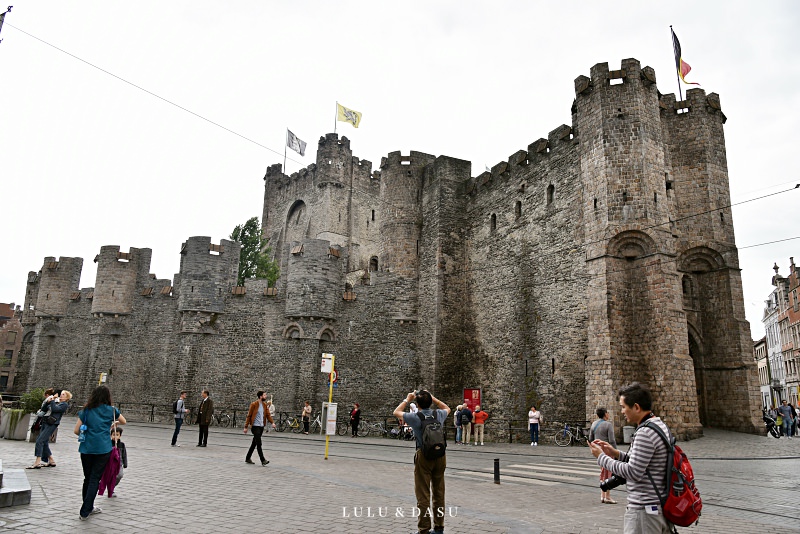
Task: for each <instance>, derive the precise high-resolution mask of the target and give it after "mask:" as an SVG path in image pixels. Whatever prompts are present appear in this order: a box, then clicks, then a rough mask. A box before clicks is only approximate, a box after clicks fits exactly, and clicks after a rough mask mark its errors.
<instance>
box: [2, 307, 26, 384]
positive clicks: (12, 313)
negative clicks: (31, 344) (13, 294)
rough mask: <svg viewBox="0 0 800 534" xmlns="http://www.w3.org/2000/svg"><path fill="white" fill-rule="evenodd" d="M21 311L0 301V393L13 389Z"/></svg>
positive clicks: (19, 340)
mask: <svg viewBox="0 0 800 534" xmlns="http://www.w3.org/2000/svg"><path fill="white" fill-rule="evenodd" d="M20 316H21V312H20V310H19V309H16V310H15V309H14V303H13V302H12V303H11V304H5V303H2V302H0V350H2V351H3V352H2V354H0V393H5V392H7V391H13V390H14V389H15V388H14V377H15V375H16V369H17V357H18V355H19V350H20V348H21V347H22V323H21V322H20V320H19V318H20Z"/></svg>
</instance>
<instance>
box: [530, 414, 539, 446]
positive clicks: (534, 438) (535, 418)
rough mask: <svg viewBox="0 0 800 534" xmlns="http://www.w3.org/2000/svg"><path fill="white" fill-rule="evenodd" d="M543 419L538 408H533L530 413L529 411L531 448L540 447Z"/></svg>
mask: <svg viewBox="0 0 800 534" xmlns="http://www.w3.org/2000/svg"><path fill="white" fill-rule="evenodd" d="M541 418H542V414H541V413H539V410H537V409H536V406H531V409H530V411H528V427H529V429H530V431H531V447H536V446H537V445H539V421H540V420H541Z"/></svg>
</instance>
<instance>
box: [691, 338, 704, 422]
mask: <svg viewBox="0 0 800 534" xmlns="http://www.w3.org/2000/svg"><path fill="white" fill-rule="evenodd" d="M687 326H688V328H687V330H688V331H689V356H691V358H692V362H693V363H694V384H695V388H696V392H697V412H698V415H699V417H700V424H701V425H703V426H707V425H708V417H707V414H706V406H707V403H706V384H705V375H704V373H703V367H704V364H703V360H704V358H703V349H702V344H701V342H700V341H699V339H698V336H697V333H696V332H694V329H693V328H692V327H691V325H687Z"/></svg>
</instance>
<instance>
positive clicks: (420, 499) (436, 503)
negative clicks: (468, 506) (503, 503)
mask: <svg viewBox="0 0 800 534" xmlns="http://www.w3.org/2000/svg"><path fill="white" fill-rule="evenodd" d="M415 400H416V403H417V405H418V406H419V411H418V412H417V413H413V414H412V413H407V412H406V411H405V410H406V408H408V405H409V404H411V403H412V402H414V401H415ZM432 407H433V408H432ZM448 415H450V408H449V407H448V406H447V404H445V403H443V402H442V401H440V400H439V399H437V398H436V397H434V396H433V395H431V394H430V392H428V391H426V390H424V389H423V390H420V391H418V392H417V393H416V394H415V393H413V392H411V393H409V394H408V396H407V397H406V398H405V399H404V400H403V402H401V403H400V404H399V405H398V406H397V408H395V410H394V416H395V417H397V418H398V419H400V418H402V419H403V421H405V423H406V424H407V425H408V426H410V427H411V429H412V430H413V431H414V437H415V438H416V440H417V451H416V453H415V454H414V493H415V494H416V496H417V508H419V510H418V513H419V518H418V520H417V528H418V529H419V530H418V534H428V533H429V532H434V533H440V532H444V516H445V513H446V511H445V507H444V470H445V468H446V467H447V457H446V456H445V454H444V447H437V448H436V450H432V448H431V447H430V445H429V444H428V443H426V447H428V450H426V449H424V448H423V434H425V435H426V439H428V438H430V436H436V435H438V432H443V431H444V423H445V420H446V419H447V416H448ZM435 423H438V426H439V429H438V430H437V428H436V426H435ZM426 427H428V428H427V429H426ZM433 439H435V438H433ZM442 445H445V444H444V443H442ZM426 452H427V453H428V454H427V455H426ZM431 494H432V496H433V505H431ZM431 519H433V525H434V528H433V531H431Z"/></svg>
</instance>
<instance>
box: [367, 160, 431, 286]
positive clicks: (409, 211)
mask: <svg viewBox="0 0 800 534" xmlns="http://www.w3.org/2000/svg"><path fill="white" fill-rule="evenodd" d="M434 159H435V158H434V157H433V156H431V155H430V154H424V153H422V152H415V151H413V150H412V151H411V154H410V155H409V156H401V155H400V152H399V151H397V152H390V153H389V155H388V156H387V157H385V158H383V159H382V160H381V200H382V208H381V213H382V214H383V218H382V219H381V221H380V244H381V249H380V250H381V251H380V257H379V266H380V267H379V268H380V269H381V270H388V271H390V272H393V273H395V274H397V275H398V276H404V277H416V276H417V269H418V267H419V239H420V227H421V226H422V221H421V216H422V212H421V202H420V191H421V189H422V172H423V169H424V168H425V166H427V165H430V164H431V163H433V161H434Z"/></svg>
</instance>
